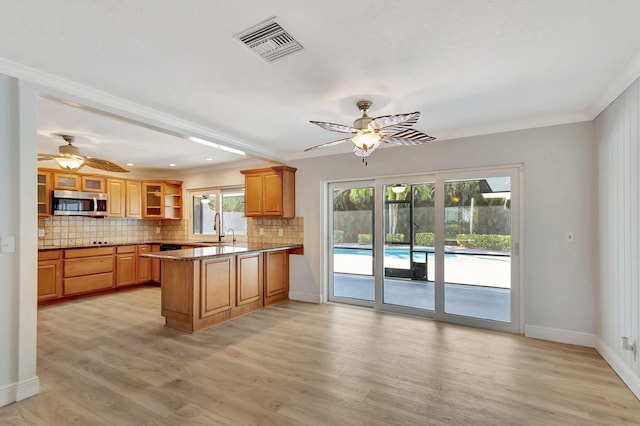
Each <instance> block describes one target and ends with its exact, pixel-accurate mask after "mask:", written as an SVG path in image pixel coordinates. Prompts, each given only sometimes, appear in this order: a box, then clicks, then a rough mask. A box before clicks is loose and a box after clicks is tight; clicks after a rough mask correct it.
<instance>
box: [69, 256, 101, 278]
mask: <svg viewBox="0 0 640 426" xmlns="http://www.w3.org/2000/svg"><path fill="white" fill-rule="evenodd" d="M104 272H113V256H100V257H92V258H80V259H67V260H65V261H64V277H65V278H68V277H78V276H81V275H92V274H101V273H104Z"/></svg>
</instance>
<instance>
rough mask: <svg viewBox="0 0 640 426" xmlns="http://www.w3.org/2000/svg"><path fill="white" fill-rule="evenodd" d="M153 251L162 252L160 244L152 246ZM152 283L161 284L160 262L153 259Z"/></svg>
mask: <svg viewBox="0 0 640 426" xmlns="http://www.w3.org/2000/svg"><path fill="white" fill-rule="evenodd" d="M151 251H152V252H154V251H160V244H151ZM151 281H153V282H156V283H159V282H160V260H159V259H151Z"/></svg>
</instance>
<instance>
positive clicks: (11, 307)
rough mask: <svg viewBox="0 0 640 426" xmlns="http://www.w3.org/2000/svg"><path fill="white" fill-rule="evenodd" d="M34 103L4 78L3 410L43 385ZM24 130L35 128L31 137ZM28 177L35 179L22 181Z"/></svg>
mask: <svg viewBox="0 0 640 426" xmlns="http://www.w3.org/2000/svg"><path fill="white" fill-rule="evenodd" d="M26 91H27V92H28V90H26ZM33 100H34V101H35V98H33ZM34 105H35V102H33V103H30V102H25V103H24V105H22V102H21V86H20V83H19V81H18V80H17V79H15V78H11V77H8V76H5V75H3V74H0V123H1V125H0V152H1V155H0V182H2V185H0V206H2V208H1V209H0V238H2V242H3V243H5V242H6V239H5V238H6V237H14V238H15V251H14V252H4V253H0V271H1V274H0V295H1V297H0V406H2V405H6V404H8V403H11V402H13V401H16V400H20V399H23V398H26V397H28V396H31V395H33V394H35V393H37V392H38V387H39V383H38V379H37V377H36V374H35V373H36V303H37V298H36V297H37V294H36V280H37V275H36V274H37V263H36V259H35V256H34V254H35V253H36V250H37V245H36V234H35V232H34V231H35V226H36V220H37V219H36V217H37V212H36V206H35V202H34V200H35V195H36V186H35V171H36V165H35V164H36V161H35V158H36V156H35V154H36V152H35V146H36V145H35V137H36V133H35V108H32V109H31V110H29V107H30V106H34ZM25 126H31V131H30V135H27V134H25V132H24V130H23V129H24V128H25ZM27 157H30V159H29V160H28V161H26V162H25V161H24V159H25V158H27ZM25 175H27V176H28V175H31V176H28V177H27V178H26V180H23V178H24V176H25ZM25 206H26V207H25ZM23 215H24V216H23ZM29 218H30V219H29ZM29 233H31V235H29ZM25 301H26V302H25Z"/></svg>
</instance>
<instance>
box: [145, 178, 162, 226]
mask: <svg viewBox="0 0 640 426" xmlns="http://www.w3.org/2000/svg"><path fill="white" fill-rule="evenodd" d="M163 201H164V192H163V187H162V182H143V183H142V217H156V218H162V217H164V204H163Z"/></svg>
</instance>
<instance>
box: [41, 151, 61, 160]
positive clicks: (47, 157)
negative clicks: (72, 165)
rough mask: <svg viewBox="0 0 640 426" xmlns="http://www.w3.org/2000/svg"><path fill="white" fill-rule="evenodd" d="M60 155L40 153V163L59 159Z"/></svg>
mask: <svg viewBox="0 0 640 426" xmlns="http://www.w3.org/2000/svg"><path fill="white" fill-rule="evenodd" d="M57 157H58V155H55V154H42V153H40V152H39V153H38V161H41V160H53V159H54V158H57Z"/></svg>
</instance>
